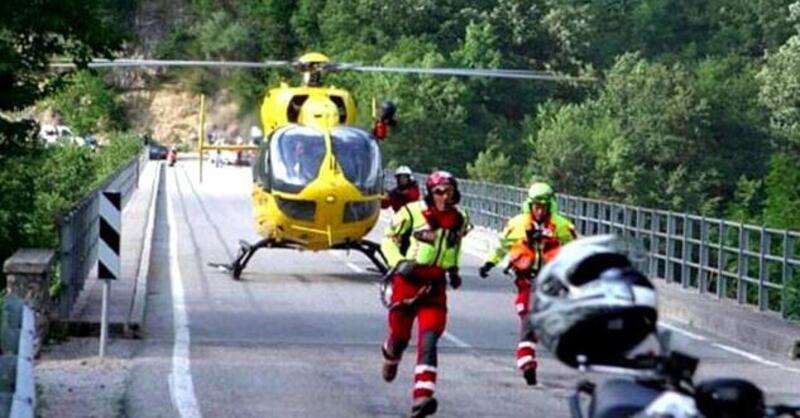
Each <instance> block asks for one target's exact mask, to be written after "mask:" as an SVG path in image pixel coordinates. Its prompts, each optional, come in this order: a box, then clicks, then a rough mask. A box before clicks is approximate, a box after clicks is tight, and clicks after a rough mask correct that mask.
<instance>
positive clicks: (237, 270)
mask: <svg viewBox="0 0 800 418" xmlns="http://www.w3.org/2000/svg"><path fill="white" fill-rule="evenodd" d="M262 248H285V247H284V246H283V245H278V244H277V243H276V242H275V240H274V239H272V238H264V239H261V240H259V241H258V242H257V243H255V244H250V243H249V242H247V241H245V240H239V252H238V253H237V254H236V258H234V259H233V261H232V262H231V263H230V264H225V263H208V266H209V267H214V268H218V269H222V270H225V271H227V272H228V273H230V274H231V277H232V278H233V280H239V278H240V277H241V276H242V271H243V270H244V268H245V267H246V266H247V263H248V262H250V259H251V258H253V254H255V253H256V251H258V250H260V249H262Z"/></svg>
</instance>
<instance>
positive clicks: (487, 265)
mask: <svg viewBox="0 0 800 418" xmlns="http://www.w3.org/2000/svg"><path fill="white" fill-rule="evenodd" d="M493 267H494V263H492V262H491V261H487V262H486V263H484V264H483V265H482V266H481V268H479V269H478V274H479V275H480V276H481V279H485V278H487V277H489V270H491V269H492V268H493Z"/></svg>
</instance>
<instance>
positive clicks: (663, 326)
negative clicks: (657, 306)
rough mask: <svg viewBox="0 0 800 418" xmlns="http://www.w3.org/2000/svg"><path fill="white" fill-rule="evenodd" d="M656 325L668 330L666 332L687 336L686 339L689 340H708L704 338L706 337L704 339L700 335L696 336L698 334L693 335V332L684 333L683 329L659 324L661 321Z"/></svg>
mask: <svg viewBox="0 0 800 418" xmlns="http://www.w3.org/2000/svg"><path fill="white" fill-rule="evenodd" d="M658 325H659V326H660V327H662V328H666V329H668V330H670V331H673V332H677V333H679V334H683V335H685V336H687V337H689V338H691V339H693V340H697V341H708V338H706V337H704V336H702V335H698V334H695V333H693V332H689V331H686V330H685V329H682V328H678V327H676V326H675V325H671V324H668V323H666V322H661V321H659V322H658Z"/></svg>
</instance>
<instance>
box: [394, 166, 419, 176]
mask: <svg viewBox="0 0 800 418" xmlns="http://www.w3.org/2000/svg"><path fill="white" fill-rule="evenodd" d="M413 174H414V172H413V171H411V167H409V166H407V165H401V166H400V167H397V170H394V175H395V177H396V176H409V177H410V176H412V175H413Z"/></svg>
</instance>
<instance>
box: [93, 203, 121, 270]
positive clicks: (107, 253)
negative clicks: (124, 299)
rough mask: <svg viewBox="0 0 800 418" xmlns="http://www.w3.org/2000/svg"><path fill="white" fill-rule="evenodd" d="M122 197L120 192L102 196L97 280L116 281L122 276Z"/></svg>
mask: <svg viewBox="0 0 800 418" xmlns="http://www.w3.org/2000/svg"><path fill="white" fill-rule="evenodd" d="M121 214H122V195H121V194H120V192H103V193H101V194H100V243H99V245H100V248H99V251H98V260H97V278H98V279H103V280H116V279H118V278H119V276H120V261H119V244H120V235H121V232H122V226H121V222H120V220H121V217H122V216H121Z"/></svg>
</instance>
